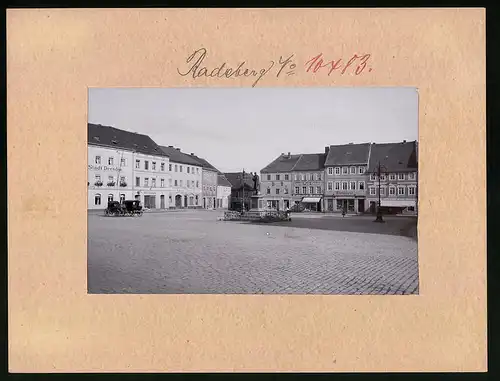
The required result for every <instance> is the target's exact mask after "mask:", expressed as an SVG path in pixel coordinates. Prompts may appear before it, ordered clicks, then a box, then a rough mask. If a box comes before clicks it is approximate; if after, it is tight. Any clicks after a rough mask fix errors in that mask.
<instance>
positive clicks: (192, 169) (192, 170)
mask: <svg viewBox="0 0 500 381" xmlns="http://www.w3.org/2000/svg"><path fill="white" fill-rule="evenodd" d="M191 173H192V174H193V175H194V167H193V168H191Z"/></svg>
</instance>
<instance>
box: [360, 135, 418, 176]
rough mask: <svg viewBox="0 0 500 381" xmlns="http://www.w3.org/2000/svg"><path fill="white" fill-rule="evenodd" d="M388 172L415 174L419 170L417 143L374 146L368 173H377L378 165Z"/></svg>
mask: <svg viewBox="0 0 500 381" xmlns="http://www.w3.org/2000/svg"><path fill="white" fill-rule="evenodd" d="M379 161H380V163H381V165H383V166H384V170H385V171H388V172H414V171H416V170H417V167H418V166H417V142H416V141H412V142H400V143H382V144H378V143H377V144H375V143H374V144H373V145H372V150H371V154H370V163H369V164H368V171H369V172H375V171H376V170H377V166H378V163H379Z"/></svg>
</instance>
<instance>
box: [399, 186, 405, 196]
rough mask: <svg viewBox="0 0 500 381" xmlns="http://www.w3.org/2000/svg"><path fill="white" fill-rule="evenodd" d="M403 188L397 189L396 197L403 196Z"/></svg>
mask: <svg viewBox="0 0 500 381" xmlns="http://www.w3.org/2000/svg"><path fill="white" fill-rule="evenodd" d="M404 194H405V187H398V196H404Z"/></svg>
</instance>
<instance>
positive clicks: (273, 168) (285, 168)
mask: <svg viewBox="0 0 500 381" xmlns="http://www.w3.org/2000/svg"><path fill="white" fill-rule="evenodd" d="M300 156H301V155H286V154H283V153H282V154H281V155H280V156H279V157H278V158H276V159H275V160H274V161H272V162H271V163H270V164H268V165H267V166H266V167H264V168H263V169H261V170H260V172H261V173H271V172H273V173H274V172H290V171H291V170H292V169H293V167H294V166H295V164H297V161H298V160H299V159H300Z"/></svg>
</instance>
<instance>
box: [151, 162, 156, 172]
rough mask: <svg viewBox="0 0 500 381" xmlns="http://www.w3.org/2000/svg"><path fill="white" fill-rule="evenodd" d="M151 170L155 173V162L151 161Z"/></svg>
mask: <svg viewBox="0 0 500 381" xmlns="http://www.w3.org/2000/svg"><path fill="white" fill-rule="evenodd" d="M151 169H152V170H153V171H156V161H153V162H152V163H151Z"/></svg>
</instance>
